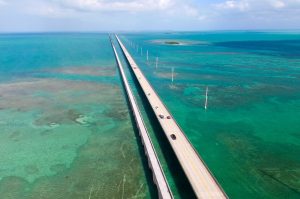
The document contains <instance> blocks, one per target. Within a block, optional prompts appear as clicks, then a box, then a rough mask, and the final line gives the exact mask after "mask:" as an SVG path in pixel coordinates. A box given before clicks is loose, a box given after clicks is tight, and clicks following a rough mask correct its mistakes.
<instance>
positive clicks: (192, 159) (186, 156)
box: [116, 35, 227, 199]
mask: <svg viewBox="0 0 300 199" xmlns="http://www.w3.org/2000/svg"><path fill="white" fill-rule="evenodd" d="M116 38H117V40H118V42H119V45H120V46H121V48H122V50H123V53H124V55H125V57H126V59H127V61H128V63H129V65H130V67H131V69H132V71H133V73H134V75H135V77H136V79H137V80H138V82H139V84H140V86H141V88H142V90H143V92H144V93H145V95H146V97H147V99H148V101H149V103H150V105H151V107H152V109H153V111H154V113H155V115H156V117H157V119H158V121H159V123H160V125H161V127H162V129H163V130H164V133H165V135H166V137H167V139H168V141H169V143H170V145H171V147H172V149H173V151H174V153H175V154H176V156H177V159H178V161H179V163H180V164H181V167H182V169H183V171H184V173H185V174H186V176H187V178H188V180H189V182H190V184H191V186H192V188H193V190H194V192H195V194H196V196H197V197H198V198H205V199H207V198H218V199H219V198H227V196H226V194H225V192H224V191H223V190H222V188H221V186H220V185H219V184H218V182H217V181H216V179H215V178H214V177H213V175H212V173H211V172H210V171H209V169H208V168H207V166H206V165H205V163H204V161H203V160H202V159H201V157H200V156H199V154H198V153H197V151H196V150H195V149H194V147H193V145H192V144H191V143H190V141H189V140H188V138H187V137H186V135H185V133H184V132H183V131H182V129H181V128H180V127H179V125H178V124H177V122H176V121H175V119H174V118H173V117H172V115H171V113H170V112H169V111H168V109H167V107H166V106H165V105H164V103H163V102H162V100H161V99H160V97H159V96H158V94H157V93H156V92H155V90H154V89H153V88H152V86H151V85H150V83H149V82H148V80H147V79H146V77H145V76H144V74H143V72H142V71H141V70H140V68H139V66H138V65H137V64H136V62H135V61H134V59H133V58H132V56H131V55H130V54H129V52H128V51H127V49H126V47H125V46H124V45H123V43H122V42H121V40H120V39H119V37H118V36H117V35H116Z"/></svg>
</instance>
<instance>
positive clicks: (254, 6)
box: [215, 0, 300, 11]
mask: <svg viewBox="0 0 300 199" xmlns="http://www.w3.org/2000/svg"><path fill="white" fill-rule="evenodd" d="M215 7H216V8H217V9H219V10H231V11H232V10H236V11H270V10H280V9H300V0H227V1H224V2H222V3H218V4H215Z"/></svg>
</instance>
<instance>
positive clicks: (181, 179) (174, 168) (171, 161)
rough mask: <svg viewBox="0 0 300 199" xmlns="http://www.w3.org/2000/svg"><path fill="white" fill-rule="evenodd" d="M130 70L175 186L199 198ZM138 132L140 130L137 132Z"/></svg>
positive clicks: (189, 196) (182, 195) (183, 195)
mask: <svg viewBox="0 0 300 199" xmlns="http://www.w3.org/2000/svg"><path fill="white" fill-rule="evenodd" d="M125 60H126V64H127V67H129V63H128V61H127V59H126V58H125ZM129 71H130V75H131V78H132V80H133V82H134V85H135V87H136V90H137V92H138V95H139V97H140V99H141V101H142V105H143V106H144V110H145V111H146V114H147V117H148V119H149V121H150V125H151V127H152V128H153V131H154V135H155V137H156V139H157V140H158V144H159V146H160V148H161V151H162V153H163V156H164V158H165V160H166V163H167V168H168V170H169V171H170V173H171V175H172V178H173V180H174V183H175V186H176V188H177V190H178V193H179V195H180V196H179V197H180V198H182V199H184V198H187V199H193V198H197V197H196V196H195V194H194V191H193V189H192V187H191V185H190V183H189V181H188V179H187V177H186V175H185V173H184V171H183V169H182V167H181V165H180V163H179V161H178V159H177V157H176V155H175V153H174V151H173V149H172V147H171V145H170V143H169V141H168V139H167V137H166V136H165V133H164V131H163V129H162V127H161V125H160V123H159V121H158V119H157V118H156V115H155V113H154V111H153V110H152V107H151V105H150V103H149V101H148V99H147V97H146V95H145V93H144V92H143V90H142V88H141V86H140V84H139V83H138V80H137V78H136V77H135V75H134V74H133V71H132V69H131V67H129ZM131 115H132V114H131ZM133 122H134V118H133ZM135 126H136V125H135ZM137 134H138V132H137ZM138 144H139V145H141V141H140V140H139V143H138ZM141 148H142V147H141ZM143 156H144V154H143ZM146 161H147V160H146ZM146 173H147V172H146ZM168 180H170V179H168ZM171 189H172V187H171Z"/></svg>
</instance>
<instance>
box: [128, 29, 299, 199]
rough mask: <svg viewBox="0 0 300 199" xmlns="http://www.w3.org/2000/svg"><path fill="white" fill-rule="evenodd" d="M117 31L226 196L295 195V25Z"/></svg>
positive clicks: (296, 87)
mask: <svg viewBox="0 0 300 199" xmlns="http://www.w3.org/2000/svg"><path fill="white" fill-rule="evenodd" d="M122 38H123V40H127V42H126V43H127V46H128V48H129V49H130V51H131V53H132V54H133V55H134V57H135V59H136V60H137V61H138V63H139V65H140V66H141V67H142V69H143V71H144V72H145V74H146V75H147V77H148V78H149V80H150V81H151V83H152V84H153V85H154V87H155V89H156V90H157V91H158V93H159V94H160V96H161V97H162V99H163V100H164V101H165V103H166V104H167V106H168V107H169V108H170V110H171V112H172V113H173V114H174V116H175V118H176V119H177V121H178V122H179V124H180V125H181V126H182V128H183V129H184V130H185V132H186V134H187V135H188V137H189V138H190V140H191V141H192V143H193V144H194V146H195V147H196V148H197V149H198V151H199V153H200V155H201V156H202V157H203V159H204V160H205V162H206V163H207V164H208V166H209V168H210V169H211V171H212V172H213V173H214V175H215V176H216V178H217V179H218V181H219V182H220V184H221V185H222V187H223V188H224V190H225V191H226V193H227V194H228V196H229V197H230V198H286V197H287V198H299V197H300V156H299V154H300V140H299V135H300V134H299V133H300V119H299V118H300V34H299V33H297V32H202V33H159V34H158V33H157V34H153V33H152V34H124V35H123V37H122ZM170 41H173V44H172V42H171V43H170ZM130 42H133V43H134V46H133V47H132V46H131V43H130ZM174 42H175V43H174ZM137 45H138V46H139V48H140V47H142V48H143V55H141V50H140V49H139V50H138V51H137V50H136V46H137ZM146 50H148V51H149V61H148V62H147V60H146ZM156 57H159V63H158V68H157V69H156V67H155V59H156ZM171 68H174V82H173V83H172V82H171ZM206 87H208V89H209V94H208V96H209V97H208V109H207V110H205V109H204V101H205V89H206Z"/></svg>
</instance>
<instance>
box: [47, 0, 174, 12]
mask: <svg viewBox="0 0 300 199" xmlns="http://www.w3.org/2000/svg"><path fill="white" fill-rule="evenodd" d="M52 1H53V2H55V3H58V4H60V5H61V6H63V7H66V8H71V9H76V10H82V11H130V12H132V11H133V12H139V11H149V10H164V9H167V8H170V7H172V6H173V5H174V0H52Z"/></svg>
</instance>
